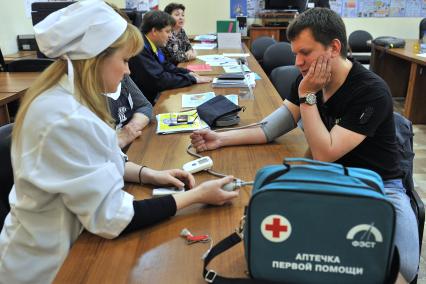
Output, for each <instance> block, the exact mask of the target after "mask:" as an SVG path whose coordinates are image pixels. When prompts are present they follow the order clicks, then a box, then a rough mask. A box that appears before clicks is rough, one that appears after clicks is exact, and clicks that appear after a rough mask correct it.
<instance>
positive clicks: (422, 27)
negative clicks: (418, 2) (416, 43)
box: [419, 18, 426, 39]
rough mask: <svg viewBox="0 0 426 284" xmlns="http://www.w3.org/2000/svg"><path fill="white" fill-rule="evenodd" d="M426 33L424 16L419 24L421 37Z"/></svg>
mask: <svg viewBox="0 0 426 284" xmlns="http://www.w3.org/2000/svg"><path fill="white" fill-rule="evenodd" d="M425 33H426V18H423V20H421V21H420V25H419V39H422V38H423V36H426V35H425Z"/></svg>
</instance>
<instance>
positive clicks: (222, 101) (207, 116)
mask: <svg viewBox="0 0 426 284" xmlns="http://www.w3.org/2000/svg"><path fill="white" fill-rule="evenodd" d="M241 110H244V108H243V107H240V106H238V105H236V104H234V103H233V102H231V101H230V100H228V99H227V98H226V97H224V96H216V97H214V98H212V99H211V100H208V101H207V102H205V103H203V104H201V105H199V106H198V107H197V113H198V116H199V117H200V118H201V119H202V120H204V121H205V122H206V123H207V124H208V125H209V126H210V127H215V126H219V125H217V121H218V120H220V119H221V118H224V117H226V118H227V120H229V119H230V118H231V117H232V116H235V118H236V119H235V121H237V118H238V112H240V111H241ZM237 123H238V122H237Z"/></svg>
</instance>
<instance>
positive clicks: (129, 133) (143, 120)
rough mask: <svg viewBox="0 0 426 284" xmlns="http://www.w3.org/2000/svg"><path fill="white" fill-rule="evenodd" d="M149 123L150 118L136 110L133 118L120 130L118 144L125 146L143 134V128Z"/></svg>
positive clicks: (121, 146)
mask: <svg viewBox="0 0 426 284" xmlns="http://www.w3.org/2000/svg"><path fill="white" fill-rule="evenodd" d="M148 123H149V118H148V117H147V116H146V115H144V114H141V113H138V112H135V113H134V114H133V116H132V119H131V120H130V121H129V123H127V124H126V125H124V126H123V127H122V128H121V129H120V130H119V132H118V145H119V146H120V148H124V147H126V146H127V145H129V144H130V143H132V142H133V140H135V139H136V138H138V137H139V136H140V135H141V134H142V129H143V128H144V127H145V126H147V125H148Z"/></svg>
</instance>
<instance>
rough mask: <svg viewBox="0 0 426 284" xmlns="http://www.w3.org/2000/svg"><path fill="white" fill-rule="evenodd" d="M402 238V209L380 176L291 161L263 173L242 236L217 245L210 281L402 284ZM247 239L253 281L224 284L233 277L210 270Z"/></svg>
mask: <svg viewBox="0 0 426 284" xmlns="http://www.w3.org/2000/svg"><path fill="white" fill-rule="evenodd" d="M301 162H302V163H307V164H300V163H301ZM295 163H297V164H295ZM394 233H395V209H394V207H393V206H392V204H391V203H390V202H389V201H388V200H387V198H386V196H385V193H384V187H383V182H382V179H381V178H380V176H379V175H378V174H377V173H375V172H373V171H370V170H367V169H361V168H349V167H344V166H342V165H339V164H333V163H325V162H319V161H314V160H309V159H303V158H291V159H288V158H287V159H285V161H284V164H283V165H268V166H265V167H263V168H261V169H260V170H259V171H258V172H257V174H256V177H255V181H254V184H253V190H252V193H251V198H250V201H249V204H248V207H247V210H246V212H245V216H244V218H243V219H242V222H241V223H240V226H239V230H238V231H237V232H236V233H234V234H232V235H230V236H229V237H227V238H226V239H224V240H222V241H220V242H219V243H217V244H216V245H215V246H214V247H212V249H211V250H210V252H209V253H208V255H207V256H206V258H205V261H204V267H205V269H204V271H203V277H205V278H206V279H210V280H211V279H214V280H216V281H212V282H210V283H238V284H243V283H245V284H247V283H250V284H252V283H293V284H298V283H316V284H330V283H345V284H347V283H352V284H357V283H394V280H395V279H396V276H397V274H398V270H399V268H398V263H399V262H398V260H399V258H398V253H397V250H396V247H395V245H394ZM241 235H243V236H244V248H245V255H246V262H247V268H248V271H249V273H250V276H251V279H244V281H243V280H242V279H239V281H234V282H232V281H227V282H224V281H223V282H222V281H217V280H224V279H226V280H230V279H229V278H226V277H223V276H220V275H218V274H217V273H216V272H214V270H208V269H207V266H208V265H209V263H210V261H211V260H212V259H213V258H214V256H216V255H218V254H220V253H221V252H223V251H225V250H226V249H228V248H230V247H232V246H234V245H235V244H237V243H238V242H240V241H241ZM241 270H243V268H241Z"/></svg>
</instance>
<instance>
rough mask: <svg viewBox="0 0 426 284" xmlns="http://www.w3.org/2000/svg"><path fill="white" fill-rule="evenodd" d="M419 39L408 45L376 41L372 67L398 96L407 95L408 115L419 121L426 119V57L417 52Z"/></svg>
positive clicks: (372, 55)
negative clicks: (387, 46)
mask: <svg viewBox="0 0 426 284" xmlns="http://www.w3.org/2000/svg"><path fill="white" fill-rule="evenodd" d="M416 41H417V40H410V39H408V40H406V45H405V48H390V49H384V48H383V47H380V46H376V45H374V44H373V45H372V46H373V48H372V53H371V62H370V66H371V69H372V70H373V71H374V72H376V73H377V74H378V75H380V76H381V77H382V78H383V79H384V80H385V81H386V83H387V84H388V85H389V87H390V90H391V92H392V96H394V97H405V107H404V115H405V116H406V117H407V118H408V119H410V120H411V121H412V122H413V123H416V124H425V123H426V111H425V108H426V91H425V90H426V57H421V56H418V55H417V54H416V53H414V49H413V45H414V43H415V42H416Z"/></svg>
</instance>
